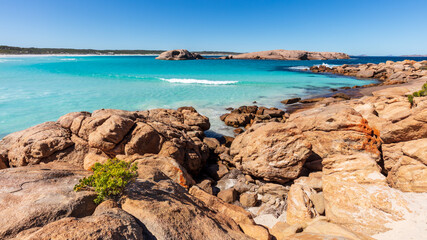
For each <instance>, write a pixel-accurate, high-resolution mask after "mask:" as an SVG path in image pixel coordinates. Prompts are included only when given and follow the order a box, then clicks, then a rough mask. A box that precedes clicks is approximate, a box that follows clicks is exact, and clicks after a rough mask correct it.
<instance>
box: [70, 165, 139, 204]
mask: <svg viewBox="0 0 427 240" xmlns="http://www.w3.org/2000/svg"><path fill="white" fill-rule="evenodd" d="M136 170H137V166H136V164H131V163H128V162H125V161H121V160H118V159H116V158H114V159H109V160H108V161H107V163H105V164H101V163H95V165H94V166H93V167H92V171H93V175H91V176H89V177H84V178H83V179H80V181H79V183H78V184H76V185H75V186H74V191H76V192H77V191H79V190H82V189H91V190H95V192H96V193H97V197H96V198H95V200H94V202H95V203H96V204H99V203H101V202H102V201H104V199H105V198H113V197H117V196H120V195H122V193H123V191H124V189H125V187H126V185H127V184H128V183H130V182H131V181H133V180H134V179H135V178H136V177H137V175H138V174H137V172H136Z"/></svg>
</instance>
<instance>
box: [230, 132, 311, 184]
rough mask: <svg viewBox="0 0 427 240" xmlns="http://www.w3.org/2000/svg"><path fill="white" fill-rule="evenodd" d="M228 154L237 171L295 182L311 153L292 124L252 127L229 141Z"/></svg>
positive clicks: (308, 144)
mask: <svg viewBox="0 0 427 240" xmlns="http://www.w3.org/2000/svg"><path fill="white" fill-rule="evenodd" d="M230 154H231V155H232V156H233V160H232V163H233V164H234V165H236V166H237V168H238V169H240V170H242V171H243V172H245V173H247V174H250V175H252V176H255V177H259V178H263V179H265V180H268V181H277V182H286V181H288V180H290V179H295V178H297V177H298V175H299V174H300V172H301V169H302V166H303V165H304V163H305V160H306V159H307V158H308V157H309V156H310V154H311V144H310V143H309V142H308V141H307V140H306V139H305V137H304V136H303V135H302V132H301V131H300V130H299V129H298V128H296V126H295V125H293V124H287V123H266V124H256V125H254V126H252V127H251V128H250V129H248V130H247V131H246V132H244V133H243V134H241V135H239V136H237V137H236V139H235V140H234V141H233V143H232V145H231V148H230Z"/></svg>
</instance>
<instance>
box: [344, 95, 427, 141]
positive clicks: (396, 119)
mask: <svg viewBox="0 0 427 240" xmlns="http://www.w3.org/2000/svg"><path fill="white" fill-rule="evenodd" d="M415 101H416V105H414V106H412V107H411V104H410V103H409V101H408V99H407V97H404V96H399V95H390V96H373V97H364V98H361V99H359V100H355V101H354V102H350V106H353V107H354V109H355V110H356V111H358V112H359V113H361V114H362V115H363V117H364V118H365V119H367V120H368V121H369V123H370V125H371V126H372V127H374V128H376V129H378V131H379V132H380V134H381V139H382V140H383V142H384V143H396V142H402V141H410V140H416V139H420V138H427V97H420V98H417V99H416V100H415Z"/></svg>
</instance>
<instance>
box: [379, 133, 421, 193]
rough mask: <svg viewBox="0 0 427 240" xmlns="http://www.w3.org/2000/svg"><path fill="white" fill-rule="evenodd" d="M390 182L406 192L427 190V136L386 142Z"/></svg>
mask: <svg viewBox="0 0 427 240" xmlns="http://www.w3.org/2000/svg"><path fill="white" fill-rule="evenodd" d="M382 149H383V156H384V167H385V169H386V170H387V171H388V175H387V181H388V183H389V184H390V185H391V186H392V187H394V188H397V189H400V190H402V191H405V192H427V138H423V139H418V140H413V141H407V142H399V143H393V144H384V145H383V146H382Z"/></svg>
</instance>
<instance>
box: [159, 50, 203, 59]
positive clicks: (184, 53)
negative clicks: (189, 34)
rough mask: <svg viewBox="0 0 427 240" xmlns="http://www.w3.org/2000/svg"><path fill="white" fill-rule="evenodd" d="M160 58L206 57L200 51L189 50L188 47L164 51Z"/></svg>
mask: <svg viewBox="0 0 427 240" xmlns="http://www.w3.org/2000/svg"><path fill="white" fill-rule="evenodd" d="M156 59H158V60H194V59H204V57H202V56H201V55H200V54H198V53H192V52H189V51H188V50H186V49H175V50H170V51H166V52H162V53H161V54H160V55H159V56H158V57H156Z"/></svg>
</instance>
